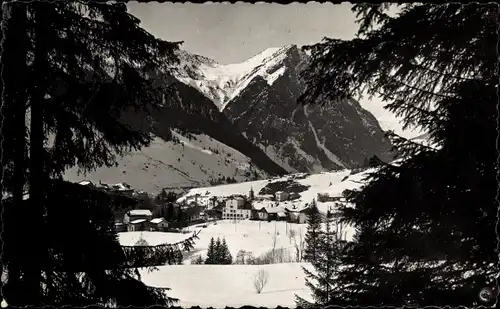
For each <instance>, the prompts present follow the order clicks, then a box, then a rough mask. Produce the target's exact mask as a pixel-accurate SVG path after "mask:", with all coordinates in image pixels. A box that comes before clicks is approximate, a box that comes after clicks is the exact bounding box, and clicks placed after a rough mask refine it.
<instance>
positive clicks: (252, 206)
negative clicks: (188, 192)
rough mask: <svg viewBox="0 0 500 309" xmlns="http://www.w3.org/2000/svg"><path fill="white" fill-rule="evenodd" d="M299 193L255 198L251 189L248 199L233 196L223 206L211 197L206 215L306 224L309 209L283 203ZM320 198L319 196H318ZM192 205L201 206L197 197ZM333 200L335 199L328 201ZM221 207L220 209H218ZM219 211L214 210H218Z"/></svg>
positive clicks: (279, 193)
mask: <svg viewBox="0 0 500 309" xmlns="http://www.w3.org/2000/svg"><path fill="white" fill-rule="evenodd" d="M296 195H298V194H297V193H290V194H288V193H287V192H284V191H278V192H276V193H275V194H274V195H260V196H258V197H255V196H254V192H253V189H250V192H249V194H248V197H245V196H242V195H233V196H230V197H228V198H226V199H225V201H224V203H223V204H222V206H220V205H219V204H218V199H217V197H211V198H210V199H209V200H208V203H207V204H206V205H205V207H206V209H209V210H205V213H207V214H209V215H210V216H212V217H215V218H217V219H223V220H246V219H250V220H264V221H288V222H294V223H301V224H303V223H306V222H307V218H308V211H309V208H308V207H305V208H299V207H297V206H295V205H294V204H293V203H283V202H286V201H289V200H291V199H295V198H297V197H300V195H298V196H296ZM318 197H319V195H318ZM193 198H194V201H191V202H190V204H191V205H199V203H198V197H197V196H196V195H195V196H194V197H193ZM322 198H323V200H325V198H324V196H322ZM328 200H329V201H330V200H333V199H330V198H329V199H328ZM184 203H186V200H184ZM218 206H219V207H218ZM217 208H218V210H214V209H217Z"/></svg>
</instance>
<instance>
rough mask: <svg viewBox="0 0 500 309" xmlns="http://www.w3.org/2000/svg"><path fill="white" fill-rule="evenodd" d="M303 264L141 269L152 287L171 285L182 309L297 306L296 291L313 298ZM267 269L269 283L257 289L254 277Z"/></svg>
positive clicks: (174, 266) (307, 265)
mask: <svg viewBox="0 0 500 309" xmlns="http://www.w3.org/2000/svg"><path fill="white" fill-rule="evenodd" d="M302 266H304V267H306V268H308V269H312V267H311V265H310V264H307V263H289V264H272V265H172V266H160V267H158V270H156V271H152V272H148V271H146V270H141V271H140V273H141V277H142V281H143V282H144V283H145V284H146V285H149V286H154V287H168V288H171V290H170V291H168V292H167V295H169V296H171V297H176V298H179V299H180V301H179V303H177V304H176V305H178V306H181V307H182V308H188V307H192V306H200V307H201V308H208V307H213V308H225V307H226V306H229V307H234V308H239V307H242V306H248V305H252V306H255V307H266V308H276V307H277V306H282V307H289V308H294V307H295V306H296V304H295V294H297V295H299V296H301V297H303V298H305V299H307V300H312V298H311V296H310V292H309V289H308V288H307V287H306V285H305V279H304V271H303V270H302ZM261 269H264V270H265V271H266V272H267V273H268V275H269V279H268V283H267V284H266V286H265V287H264V289H263V290H262V292H261V293H260V294H257V293H256V292H255V289H254V287H253V279H254V276H255V274H256V273H257V272H258V271H259V270H261Z"/></svg>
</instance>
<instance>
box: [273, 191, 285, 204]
mask: <svg viewBox="0 0 500 309" xmlns="http://www.w3.org/2000/svg"><path fill="white" fill-rule="evenodd" d="M275 197H276V200H277V201H278V202H283V201H286V200H287V199H288V193H286V192H284V191H277V192H276V193H275Z"/></svg>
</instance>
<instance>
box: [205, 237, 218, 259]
mask: <svg viewBox="0 0 500 309" xmlns="http://www.w3.org/2000/svg"><path fill="white" fill-rule="evenodd" d="M216 261H217V257H216V247H215V240H214V238H213V237H212V238H210V244H209V245H208V252H207V258H206V259H205V264H217V263H216Z"/></svg>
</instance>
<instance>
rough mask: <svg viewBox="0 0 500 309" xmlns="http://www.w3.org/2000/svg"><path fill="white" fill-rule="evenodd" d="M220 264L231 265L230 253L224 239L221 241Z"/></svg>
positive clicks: (231, 257)
mask: <svg viewBox="0 0 500 309" xmlns="http://www.w3.org/2000/svg"><path fill="white" fill-rule="evenodd" d="M220 251H221V260H220V262H221V264H226V265H227V264H232V263H233V256H232V255H231V252H230V251H229V248H228V246H227V243H226V239H225V238H223V239H222V244H221V248H220Z"/></svg>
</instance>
